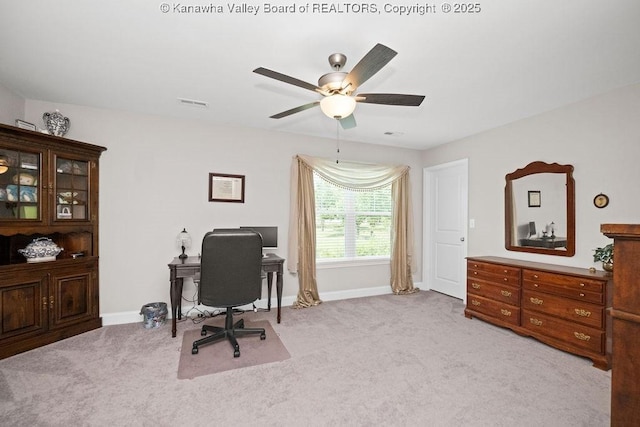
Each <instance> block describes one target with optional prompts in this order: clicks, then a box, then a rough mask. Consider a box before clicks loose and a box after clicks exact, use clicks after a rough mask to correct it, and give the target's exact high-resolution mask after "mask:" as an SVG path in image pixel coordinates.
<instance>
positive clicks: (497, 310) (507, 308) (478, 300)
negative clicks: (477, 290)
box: [467, 294, 520, 326]
mask: <svg viewBox="0 0 640 427" xmlns="http://www.w3.org/2000/svg"><path fill="white" fill-rule="evenodd" d="M467 300H468V302H467V307H468V308H469V309H470V310H475V311H479V312H480V313H484V314H486V315H488V316H491V317H495V318H496V319H499V320H502V321H503V322H507V323H511V324H513V325H516V326H517V325H519V324H520V309H519V308H518V307H514V306H512V305H509V304H504V303H502V302H500V301H495V300H491V299H488V298H484V297H481V296H478V295H473V294H471V295H468V298H467Z"/></svg>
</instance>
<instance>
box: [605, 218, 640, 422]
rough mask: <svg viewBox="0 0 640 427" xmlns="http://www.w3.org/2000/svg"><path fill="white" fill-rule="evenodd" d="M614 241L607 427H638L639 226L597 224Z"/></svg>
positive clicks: (639, 358)
mask: <svg viewBox="0 0 640 427" xmlns="http://www.w3.org/2000/svg"><path fill="white" fill-rule="evenodd" d="M600 231H601V232H602V233H603V234H604V235H605V236H607V237H611V238H612V239H614V251H613V252H614V261H613V280H614V282H615V284H616V287H615V291H614V293H613V306H612V307H611V319H612V321H613V360H612V362H611V363H612V368H611V426H612V427H626V426H638V425H640V264H639V263H638V259H640V224H601V225H600Z"/></svg>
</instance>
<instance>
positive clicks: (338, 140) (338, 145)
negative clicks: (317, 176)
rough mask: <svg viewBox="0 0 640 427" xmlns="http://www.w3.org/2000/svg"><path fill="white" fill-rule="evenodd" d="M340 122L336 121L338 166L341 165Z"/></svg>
mask: <svg viewBox="0 0 640 427" xmlns="http://www.w3.org/2000/svg"><path fill="white" fill-rule="evenodd" d="M339 156H340V120H338V119H336V164H338V163H340V161H339V160H338V157H339Z"/></svg>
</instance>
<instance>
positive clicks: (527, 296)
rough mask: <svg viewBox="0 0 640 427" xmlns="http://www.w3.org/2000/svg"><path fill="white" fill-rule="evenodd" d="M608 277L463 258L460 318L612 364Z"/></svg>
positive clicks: (606, 366)
mask: <svg viewBox="0 0 640 427" xmlns="http://www.w3.org/2000/svg"><path fill="white" fill-rule="evenodd" d="M612 288H613V287H612V276H611V275H609V274H608V273H605V272H603V271H596V272H591V271H589V270H588V269H582V268H575V267H565V266H559V265H553V264H544V263H538V262H530V261H520V260H514V259H509V258H499V257H470V258H467V307H466V309H465V316H466V317H468V318H472V317H477V318H479V319H482V320H485V321H487V322H490V323H493V324H495V325H498V326H502V327H506V328H509V329H511V330H513V331H514V332H516V333H518V334H520V335H524V336H531V337H533V338H536V339H538V340H539V341H542V342H544V343H546V344H549V345H551V346H553V347H555V348H558V349H560V350H564V351H567V352H570V353H573V354H577V355H580V356H584V357H587V358H589V359H591V360H592V361H593V365H594V366H595V367H597V368H600V369H603V370H608V369H610V368H611V322H610V321H609V320H608V316H607V312H606V309H607V308H609V307H611V300H612V290H613V289H612Z"/></svg>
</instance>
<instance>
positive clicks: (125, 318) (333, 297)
mask: <svg viewBox="0 0 640 427" xmlns="http://www.w3.org/2000/svg"><path fill="white" fill-rule="evenodd" d="M415 286H417V287H420V286H419V284H418V283H416V284H415ZM390 293H392V291H391V288H390V287H389V286H379V287H375V288H360V289H349V290H346V291H333V292H323V293H322V294H321V295H320V298H321V299H322V301H337V300H342V299H350V298H362V297H371V296H376V295H386V294H390ZM295 300H296V297H295V296H285V297H283V298H282V306H283V307H290V306H291V305H293V303H294V302H295ZM167 304H169V303H167ZM277 304H278V302H277V300H276V299H275V298H272V299H271V309H272V310H273V309H274V308H275V307H277ZM256 307H258V308H267V301H266V300H258V301H256ZM190 308H192V307H184V306H183V307H182V312H183V313H185V312H186V311H187V310H189V309H190ZM197 308H201V309H203V310H204V309H206V307H197ZM244 308H246V309H251V305H247V306H245V307H244ZM209 311H211V309H210V308H209ZM169 315H171V313H169ZM101 316H102V325H103V326H108V325H122V324H124V323H137V322H140V323H142V315H141V314H140V312H139V311H126V312H119V313H102V314H101Z"/></svg>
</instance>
